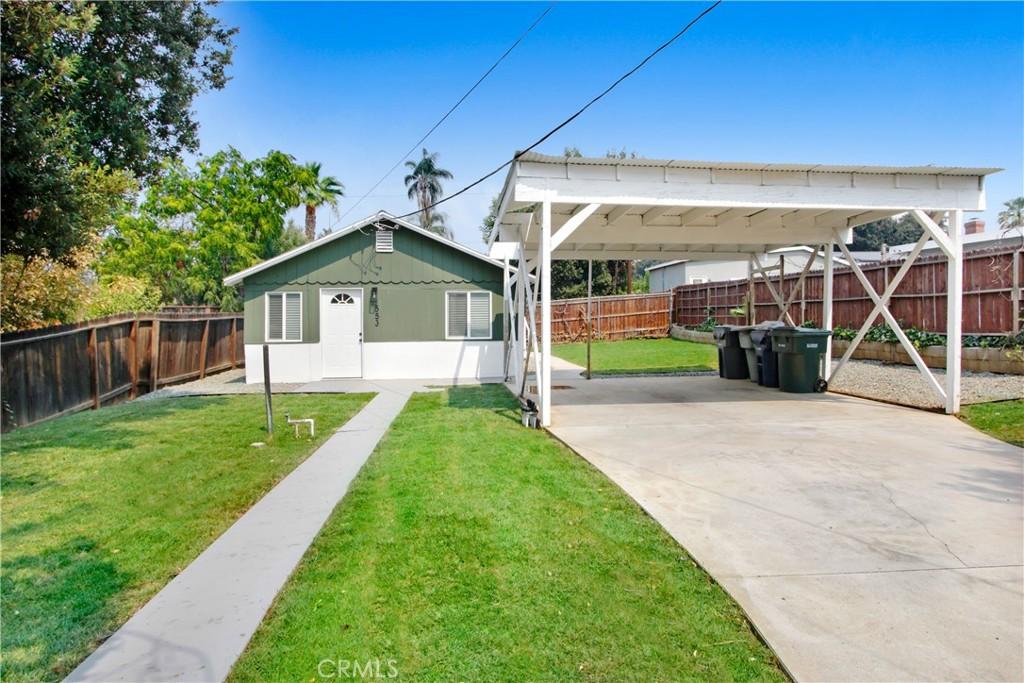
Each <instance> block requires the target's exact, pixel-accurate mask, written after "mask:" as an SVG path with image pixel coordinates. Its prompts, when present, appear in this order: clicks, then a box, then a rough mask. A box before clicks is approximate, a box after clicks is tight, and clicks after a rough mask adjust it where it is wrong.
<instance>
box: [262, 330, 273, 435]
mask: <svg viewBox="0 0 1024 683" xmlns="http://www.w3.org/2000/svg"><path fill="white" fill-rule="evenodd" d="M263 395H264V397H265V399H266V401H265V402H266V405H267V437H268V438H269V437H272V436H274V408H273V406H272V405H271V401H270V345H269V344H264V345H263Z"/></svg>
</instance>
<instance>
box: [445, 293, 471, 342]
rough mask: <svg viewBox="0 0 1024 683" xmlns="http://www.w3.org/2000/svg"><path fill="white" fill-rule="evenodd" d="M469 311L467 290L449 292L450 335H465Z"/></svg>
mask: <svg viewBox="0 0 1024 683" xmlns="http://www.w3.org/2000/svg"><path fill="white" fill-rule="evenodd" d="M468 319H469V312H468V311H467V310H466V293H465V292H448V336H449V337H465V336H466V324H467V320H468Z"/></svg>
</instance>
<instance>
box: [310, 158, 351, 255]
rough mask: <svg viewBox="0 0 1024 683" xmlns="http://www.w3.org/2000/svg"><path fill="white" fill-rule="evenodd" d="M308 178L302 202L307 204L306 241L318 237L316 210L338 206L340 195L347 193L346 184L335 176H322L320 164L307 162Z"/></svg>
mask: <svg viewBox="0 0 1024 683" xmlns="http://www.w3.org/2000/svg"><path fill="white" fill-rule="evenodd" d="M303 169H304V170H305V172H306V175H307V177H306V179H305V183H304V186H303V188H302V203H303V204H305V205H306V241H307V242H312V241H313V240H315V239H316V210H317V209H318V208H319V207H321V206H324V205H325V204H326V205H327V206H330V207H331V208H332V209H333V208H336V207H337V206H338V197H342V196H344V195H345V186H344V185H342V184H341V182H340V181H339V180H338V179H337V178H335V177H334V176H331V175H328V176H323V177H321V176H320V164H319V163H317V162H313V163H310V164H306V165H305V166H304V167H303Z"/></svg>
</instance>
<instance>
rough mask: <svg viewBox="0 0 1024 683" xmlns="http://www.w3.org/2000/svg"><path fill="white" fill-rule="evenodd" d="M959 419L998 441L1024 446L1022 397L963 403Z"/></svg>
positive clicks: (1023, 406)
mask: <svg viewBox="0 0 1024 683" xmlns="http://www.w3.org/2000/svg"><path fill="white" fill-rule="evenodd" d="M960 419H962V420H963V421H964V422H966V423H967V424H969V425H971V426H972V427H974V428H975V429H977V430H978V431H982V432H985V433H986V434H988V435H989V436H992V437H995V438H997V439H999V440H1000V441H1005V442H1006V443H1008V444H1012V445H1014V446H1020V447H1021V448H1024V398H1021V399H1016V400H1012V401H994V402H992V403H974V404H971V405H965V406H963V407H961V408H960Z"/></svg>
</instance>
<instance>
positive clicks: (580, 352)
mask: <svg viewBox="0 0 1024 683" xmlns="http://www.w3.org/2000/svg"><path fill="white" fill-rule="evenodd" d="M551 352H552V353H553V354H554V355H556V356H558V357H559V358H561V359H562V360H567V361H569V362H570V363H575V364H576V365H582V366H584V367H586V365H587V344H586V342H583V343H579V342H576V343H572V344H555V345H554V346H552V348H551ZM591 365H592V367H593V373H594V375H595V376H599V375H609V376H614V375H664V374H676V373H687V372H709V371H710V372H713V371H715V370H717V369H718V349H717V347H716V346H715V345H714V344H700V343H698V342H692V341H687V340H684V339H674V338H672V337H661V338H659V339H626V340H622V341H595V342H593V343H592V347H591Z"/></svg>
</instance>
